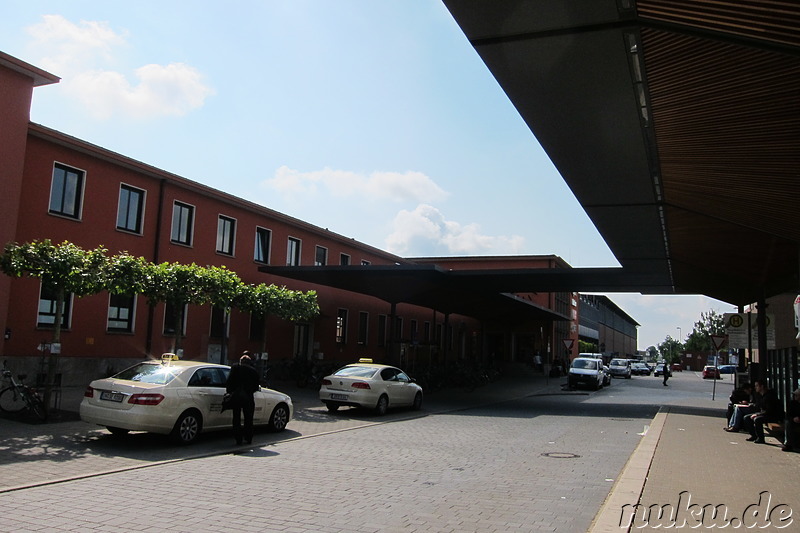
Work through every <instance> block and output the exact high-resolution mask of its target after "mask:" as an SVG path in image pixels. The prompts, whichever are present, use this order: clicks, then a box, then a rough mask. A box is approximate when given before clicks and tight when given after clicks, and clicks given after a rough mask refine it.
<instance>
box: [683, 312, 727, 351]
mask: <svg viewBox="0 0 800 533" xmlns="http://www.w3.org/2000/svg"><path fill="white" fill-rule="evenodd" d="M712 335H725V318H724V316H723V315H721V314H719V313H717V312H716V311H714V310H713V309H712V310H711V311H708V312H705V313H700V320H698V321H697V322H695V323H694V329H693V330H692V332H691V333H690V334H689V336H688V337H687V338H686V350H688V351H696V352H703V351H705V352H713V351H714V343H713V341H712V340H711V336H712Z"/></svg>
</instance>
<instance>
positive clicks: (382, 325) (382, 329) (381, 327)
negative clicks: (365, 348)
mask: <svg viewBox="0 0 800 533" xmlns="http://www.w3.org/2000/svg"><path fill="white" fill-rule="evenodd" d="M378 346H380V347H383V346H386V315H378Z"/></svg>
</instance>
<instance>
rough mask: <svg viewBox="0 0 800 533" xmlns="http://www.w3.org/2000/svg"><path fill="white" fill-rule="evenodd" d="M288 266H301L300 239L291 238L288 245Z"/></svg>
mask: <svg viewBox="0 0 800 533" xmlns="http://www.w3.org/2000/svg"><path fill="white" fill-rule="evenodd" d="M286 266H300V239H295V238H294V237H289V241H288V243H287V245H286Z"/></svg>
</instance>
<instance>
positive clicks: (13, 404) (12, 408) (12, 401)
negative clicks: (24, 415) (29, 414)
mask: <svg viewBox="0 0 800 533" xmlns="http://www.w3.org/2000/svg"><path fill="white" fill-rule="evenodd" d="M26 407H27V405H25V399H24V398H23V397H22V394H20V392H19V391H18V390H17V389H16V387H6V388H5V389H3V390H2V391H0V411H4V412H6V413H19V412H20V411H22V410H23V409H25V408H26Z"/></svg>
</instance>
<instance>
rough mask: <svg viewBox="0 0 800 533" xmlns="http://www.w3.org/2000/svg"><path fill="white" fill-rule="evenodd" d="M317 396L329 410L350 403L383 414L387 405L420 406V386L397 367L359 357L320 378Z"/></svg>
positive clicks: (334, 409) (416, 407)
mask: <svg viewBox="0 0 800 533" xmlns="http://www.w3.org/2000/svg"><path fill="white" fill-rule="evenodd" d="M319 399H320V400H321V401H322V403H324V404H325V406H326V407H327V408H328V410H329V411H331V412H333V411H336V410H337V409H339V407H342V406H352V407H364V408H367V409H374V410H375V412H376V413H377V414H378V415H383V414H385V413H386V410H387V409H389V408H390V407H411V408H413V409H421V408H422V387H420V386H419V385H417V384H416V383H414V380H413V379H411V378H410V377H409V376H408V374H406V373H405V372H403V371H402V370H400V369H399V368H396V367H393V366H388V365H378V364H374V363H373V362H372V359H359V362H358V363H354V364H351V365H346V366H343V367H342V368H340V369H339V370H337V371H336V372H334V373H333V374H331V375H330V376H326V377H325V378H323V380H322V386H321V387H320V389H319Z"/></svg>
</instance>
